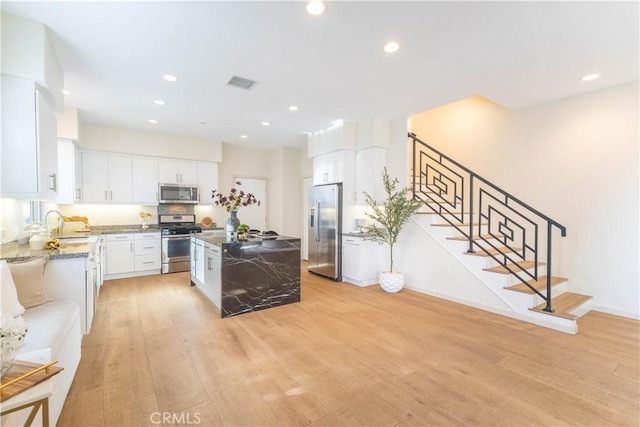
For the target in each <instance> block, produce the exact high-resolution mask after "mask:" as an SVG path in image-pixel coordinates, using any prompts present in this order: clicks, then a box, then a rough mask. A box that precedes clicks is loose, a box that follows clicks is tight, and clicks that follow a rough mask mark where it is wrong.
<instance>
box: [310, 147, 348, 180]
mask: <svg viewBox="0 0 640 427" xmlns="http://www.w3.org/2000/svg"><path fill="white" fill-rule="evenodd" d="M354 162H355V153H354V152H353V151H349V150H341V151H334V152H332V153H327V154H322V155H319V156H316V157H314V158H313V185H320V184H333V183H337V182H348V183H350V182H352V180H353V171H354Z"/></svg>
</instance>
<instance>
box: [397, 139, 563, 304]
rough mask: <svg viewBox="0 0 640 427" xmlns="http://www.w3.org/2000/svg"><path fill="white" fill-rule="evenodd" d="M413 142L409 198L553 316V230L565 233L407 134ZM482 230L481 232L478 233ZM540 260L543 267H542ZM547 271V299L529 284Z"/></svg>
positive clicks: (545, 217) (507, 194)
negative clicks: (539, 300)
mask: <svg viewBox="0 0 640 427" xmlns="http://www.w3.org/2000/svg"><path fill="white" fill-rule="evenodd" d="M409 138H411V139H412V140H413V167H412V169H413V171H412V177H413V182H412V194H413V198H414V199H415V200H421V201H422V202H423V203H424V204H425V205H426V206H427V207H428V208H429V209H430V210H431V211H432V212H434V213H436V214H438V215H439V216H440V217H441V218H442V219H444V220H445V221H446V222H447V223H448V224H449V225H450V226H452V227H454V228H455V229H456V230H457V231H458V232H459V233H461V234H462V235H463V236H464V237H465V239H466V240H467V241H468V251H467V252H469V253H474V252H476V250H481V251H483V252H485V255H486V256H489V257H491V258H492V259H493V260H494V261H496V262H497V263H498V264H499V265H500V266H501V267H502V268H503V269H504V270H506V272H508V273H511V274H513V275H514V276H515V277H516V278H517V279H518V280H519V281H520V282H522V283H523V284H525V285H526V286H527V287H528V288H530V289H531V291H533V292H534V293H535V294H537V295H538V296H540V297H541V298H542V299H543V300H544V301H545V302H546V304H545V308H544V309H543V310H544V311H547V312H550V313H552V312H553V311H554V310H553V307H552V306H551V292H552V290H551V288H552V281H553V278H552V274H551V271H552V270H551V265H552V260H553V259H552V250H553V245H552V243H553V231H554V227H555V228H556V229H557V230H559V231H560V233H561V235H562V236H563V237H564V236H566V235H567V229H566V228H565V227H564V226H563V225H561V224H559V223H558V222H557V221H554V220H553V219H551V218H549V217H548V216H546V215H544V214H542V213H541V212H539V211H538V210H536V209H534V208H532V207H531V206H529V205H528V204H526V203H524V202H522V201H521V200H519V199H518V198H516V197H514V196H512V195H511V194H509V193H507V192H506V191H504V190H502V189H501V188H499V187H498V186H496V185H495V184H492V183H491V182H489V181H488V180H486V179H485V178H483V177H481V176H480V175H478V174H476V173H475V172H473V171H471V170H469V169H468V168H466V167H465V166H463V165H461V164H460V163H458V162H456V161H455V160H453V159H451V158H450V157H448V156H446V155H445V154H443V153H441V152H440V151H438V150H436V149H435V148H433V147H431V146H429V145H428V144H426V143H425V142H423V141H421V140H420V139H418V138H417V137H416V135H415V134H414V133H409ZM483 229H484V231H483ZM542 260H545V262H542ZM542 266H544V267H545V270H546V295H544V294H543V293H542V292H540V291H539V290H538V289H536V288H535V287H534V286H532V285H531V284H529V281H537V280H539V279H540V278H541V274H540V270H541V269H540V267H542Z"/></svg>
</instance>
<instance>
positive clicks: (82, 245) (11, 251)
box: [0, 236, 98, 262]
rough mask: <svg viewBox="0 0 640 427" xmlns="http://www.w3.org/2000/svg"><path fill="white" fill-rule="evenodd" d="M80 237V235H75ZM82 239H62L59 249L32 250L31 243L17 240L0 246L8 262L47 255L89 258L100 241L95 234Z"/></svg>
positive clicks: (63, 257) (2, 256) (2, 257)
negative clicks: (20, 243) (22, 243)
mask: <svg viewBox="0 0 640 427" xmlns="http://www.w3.org/2000/svg"><path fill="white" fill-rule="evenodd" d="M75 237H78V236H75ZM80 239H82V240H81V241H80ZM80 239H61V240H60V247H59V248H58V249H43V250H41V251H35V250H31V248H30V247H29V244H28V243H27V244H26V245H19V244H18V243H17V242H10V243H5V244H4V245H2V246H0V259H5V260H7V262H16V261H26V260H28V259H31V258H35V257H38V256H43V255H47V256H49V259H52V260H53V259H65V258H87V257H88V256H89V253H90V252H91V249H92V248H93V246H94V245H95V244H96V242H97V241H98V238H97V237H95V236H92V237H86V238H85V237H80Z"/></svg>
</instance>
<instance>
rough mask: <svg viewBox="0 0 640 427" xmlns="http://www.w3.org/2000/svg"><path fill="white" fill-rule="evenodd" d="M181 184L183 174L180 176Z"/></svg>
mask: <svg viewBox="0 0 640 427" xmlns="http://www.w3.org/2000/svg"><path fill="white" fill-rule="evenodd" d="M180 182H182V174H180Z"/></svg>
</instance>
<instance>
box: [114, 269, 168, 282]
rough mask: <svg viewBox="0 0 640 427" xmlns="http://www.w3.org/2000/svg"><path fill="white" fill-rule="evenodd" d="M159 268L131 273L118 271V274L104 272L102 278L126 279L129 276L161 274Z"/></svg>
mask: <svg viewBox="0 0 640 427" xmlns="http://www.w3.org/2000/svg"><path fill="white" fill-rule="evenodd" d="M161 273H162V272H161V271H160V270H147V271H137V272H132V273H120V274H106V275H105V276H104V280H105V281H107V280H115V279H128V278H129V277H140V276H152V275H154V274H161Z"/></svg>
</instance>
